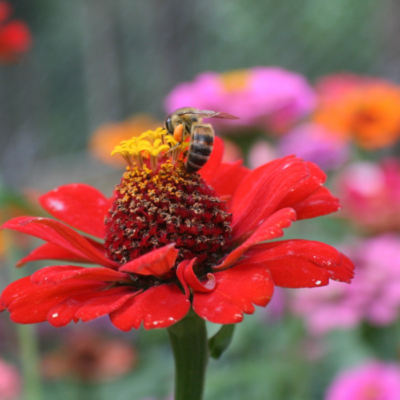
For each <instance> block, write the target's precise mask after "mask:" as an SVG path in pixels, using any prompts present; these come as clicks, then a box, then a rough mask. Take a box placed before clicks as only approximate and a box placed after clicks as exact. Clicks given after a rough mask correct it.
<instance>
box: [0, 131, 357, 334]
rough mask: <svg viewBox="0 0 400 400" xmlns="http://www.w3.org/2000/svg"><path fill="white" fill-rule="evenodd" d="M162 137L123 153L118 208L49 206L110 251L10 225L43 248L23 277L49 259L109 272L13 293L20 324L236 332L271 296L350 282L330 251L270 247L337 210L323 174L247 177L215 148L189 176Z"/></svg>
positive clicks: (268, 168)
mask: <svg viewBox="0 0 400 400" xmlns="http://www.w3.org/2000/svg"><path fill="white" fill-rule="evenodd" d="M165 134H166V132H165V131H163V130H160V129H158V130H157V131H155V132H151V131H149V132H146V133H145V134H143V135H141V137H139V138H134V139H132V140H131V141H126V142H124V143H121V146H120V147H119V148H118V149H117V150H118V151H119V152H120V153H121V154H122V155H123V156H124V158H126V159H127V160H128V162H129V163H130V167H129V168H128V169H127V172H125V174H124V176H123V178H122V181H121V183H120V185H118V186H117V187H116V191H115V195H114V198H113V199H111V200H109V199H107V198H106V197H104V196H103V195H102V194H101V193H100V192H98V191H97V190H96V189H94V188H92V187H90V186H88V185H84V184H70V185H65V186H61V187H59V188H57V189H54V190H52V191H50V192H49V193H47V194H45V195H43V196H42V197H41V199H40V202H41V205H42V206H43V208H44V209H45V210H47V211H48V212H49V213H50V214H52V215H53V216H54V217H56V218H59V219H61V220H63V221H64V222H65V223H66V224H68V225H71V226H73V227H74V228H76V229H79V230H81V231H83V232H84V233H86V234H89V235H92V236H95V237H96V238H99V239H103V240H104V242H99V241H97V240H94V239H91V238H90V237H88V236H85V235H81V234H79V233H77V232H76V231H74V230H73V229H72V228H70V227H69V226H67V225H65V224H64V223H62V222H58V221H56V220H53V219H50V218H35V217H19V218H14V219H12V220H11V221H8V222H7V223H6V224H4V226H3V228H8V229H14V230H17V231H20V232H24V233H27V234H30V235H33V236H36V237H38V238H41V239H43V240H45V241H47V243H46V244H44V245H42V246H40V247H39V248H37V249H36V250H34V251H33V252H32V253H30V254H29V255H28V256H27V257H25V258H24V259H22V260H21V261H20V263H19V265H22V264H23V263H25V262H28V261H33V260H43V259H57V260H63V261H70V262H74V263H93V264H100V265H101V267H94V268H86V267H80V266H72V265H61V266H60V265H57V266H49V267H45V268H42V269H40V270H39V271H37V272H35V273H34V274H33V275H32V276H29V277H26V278H23V279H20V280H18V281H16V282H14V283H12V284H10V285H9V286H8V287H7V288H6V289H5V290H4V292H3V293H2V295H1V298H0V303H1V304H2V306H3V309H6V308H7V309H8V310H9V311H10V313H11V319H12V320H13V321H14V322H19V323H36V322H42V321H46V320H47V321H48V322H49V323H50V324H52V325H53V326H57V327H60V326H65V325H67V324H68V323H69V322H70V321H72V320H73V321H75V322H77V321H78V320H82V321H84V322H85V321H89V320H92V319H95V318H97V317H100V316H102V315H105V314H109V316H110V319H111V321H112V323H113V324H114V325H115V326H116V327H117V328H119V329H121V330H123V331H128V330H130V329H131V328H139V326H140V325H141V323H142V322H143V324H144V327H145V328H146V329H152V328H166V327H168V326H170V325H172V324H174V323H175V322H177V321H179V320H180V319H182V318H183V317H184V316H185V315H186V313H187V312H188V311H189V309H190V307H191V306H192V307H193V310H194V311H195V312H196V313H197V314H198V315H199V316H200V317H202V318H204V319H206V320H208V321H211V322H215V323H219V324H231V323H236V322H240V321H241V320H242V319H243V313H246V314H252V313H253V312H254V305H258V306H266V305H267V304H268V302H269V301H270V299H271V296H272V294H273V290H274V285H277V286H282V287H288V288H299V287H316V286H323V285H327V284H328V282H329V279H330V278H331V279H334V280H338V281H343V282H350V280H351V278H352V277H353V268H354V266H353V264H352V262H351V261H350V260H349V259H348V258H347V257H346V256H344V255H343V254H341V253H339V252H338V251H337V250H336V249H334V248H333V247H331V246H328V245H326V244H323V243H320V242H316V241H308V240H284V241H274V242H266V241H267V240H272V239H276V238H278V237H280V236H282V235H283V231H282V229H283V228H288V227H289V226H290V225H291V223H292V222H293V221H295V220H296V219H304V218H313V217H317V216H320V215H324V214H329V213H331V212H333V211H336V210H337V209H338V208H339V204H338V200H337V199H336V198H335V197H333V196H332V195H331V193H330V192H329V191H328V190H327V189H325V188H323V187H321V186H322V184H323V182H324V181H325V174H324V173H323V172H322V171H321V170H320V169H319V168H318V167H317V166H316V165H315V164H313V163H310V162H304V161H302V160H300V159H298V158H296V157H294V156H289V157H285V158H282V159H278V160H275V161H272V162H270V163H268V164H265V165H263V166H261V167H259V168H257V169H255V170H254V171H249V170H248V169H247V168H244V167H242V166H241V163H240V162H236V163H231V164H227V163H222V162H221V160H222V156H223V145H222V141H221V140H220V139H218V138H216V139H215V144H214V150H213V152H212V155H211V158H210V160H209V161H208V163H207V164H206V165H205V166H204V167H203V168H202V170H200V173H199V174H197V173H193V174H189V173H187V172H186V169H185V166H184V164H183V162H182V159H181V158H180V157H181V156H180V154H179V153H180V152H181V151H182V150H183V149H184V146H183V145H181V146H179V147H177V148H176V147H175V146H174V144H173V146H174V149H175V148H176V150H174V151H172V152H171V150H169V149H170V147H169V145H167V144H166V142H167V141H168V142H170V141H172V140H173V139H172V136H167V135H165ZM143 137H145V138H144V139H143ZM171 153H172V157H173V162H171V160H169V159H168V156H169V155H171ZM143 157H147V158H148V159H143ZM132 161H135V163H136V164H133V162H132ZM105 217H106V219H105V224H104V218H105Z"/></svg>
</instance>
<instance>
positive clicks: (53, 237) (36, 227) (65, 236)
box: [2, 217, 120, 268]
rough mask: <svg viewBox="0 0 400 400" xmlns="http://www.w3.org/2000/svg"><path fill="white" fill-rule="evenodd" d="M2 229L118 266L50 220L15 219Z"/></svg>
mask: <svg viewBox="0 0 400 400" xmlns="http://www.w3.org/2000/svg"><path fill="white" fill-rule="evenodd" d="M2 228H8V229H14V230H16V231H18V232H22V233H27V234H28V235H32V236H35V237H37V238H39V239H43V240H45V241H46V242H49V243H53V244H55V245H57V246H60V247H62V248H64V249H66V250H68V251H70V252H72V253H74V254H76V255H78V256H83V257H84V258H88V259H90V260H92V261H93V262H95V263H97V264H100V265H104V266H105V267H109V268H117V267H119V265H120V264H118V263H116V262H114V261H111V260H109V259H107V258H106V257H104V256H103V254H102V253H101V252H100V251H99V250H97V248H95V247H94V246H93V245H92V244H90V243H89V242H88V241H87V240H86V239H85V238H84V237H83V236H81V235H80V234H79V233H77V232H75V231H74V230H73V229H71V228H69V227H68V226H66V225H64V224H62V223H61V222H58V221H55V220H52V219H50V218H37V217H17V218H13V219H11V220H10V221H7V222H6V223H5V224H4V225H3V226H2Z"/></svg>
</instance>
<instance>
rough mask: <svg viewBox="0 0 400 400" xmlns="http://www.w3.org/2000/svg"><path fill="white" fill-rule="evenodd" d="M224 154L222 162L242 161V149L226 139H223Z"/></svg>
mask: <svg viewBox="0 0 400 400" xmlns="http://www.w3.org/2000/svg"><path fill="white" fill-rule="evenodd" d="M223 141H224V147H225V153H224V156H223V158H222V162H235V161H238V160H242V159H243V152H242V149H241V148H240V147H239V146H238V145H237V144H236V143H234V142H232V141H231V140H228V139H225V138H224V139H223Z"/></svg>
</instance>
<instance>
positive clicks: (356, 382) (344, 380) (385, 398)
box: [325, 361, 400, 400]
mask: <svg viewBox="0 0 400 400" xmlns="http://www.w3.org/2000/svg"><path fill="white" fill-rule="evenodd" d="M398 399H400V367H399V366H398V365H397V364H389V363H383V362H379V361H371V362H369V363H368V364H366V365H362V366H360V367H356V368H353V369H350V370H347V371H343V372H341V373H340V374H339V375H338V376H337V377H336V378H335V379H334V381H333V382H332V384H331V386H330V387H329V388H328V390H327V392H326V397H325V400H398Z"/></svg>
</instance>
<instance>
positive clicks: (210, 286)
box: [183, 258, 215, 292]
mask: <svg viewBox="0 0 400 400" xmlns="http://www.w3.org/2000/svg"><path fill="white" fill-rule="evenodd" d="M195 262H196V259H195V258H194V259H193V260H192V261H191V262H190V263H189V264H187V266H186V268H185V270H184V272H183V275H184V278H185V281H186V282H187V283H188V285H189V286H190V287H191V288H192V289H194V290H195V291H196V292H211V291H213V290H214V288H215V277H214V275H213V274H207V279H208V280H207V281H206V282H205V283H203V282H200V280H199V278H197V276H196V274H195V273H194V271H193V265H194V263H195Z"/></svg>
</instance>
